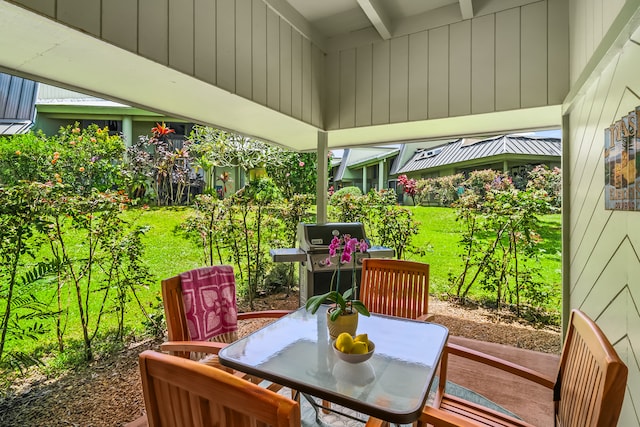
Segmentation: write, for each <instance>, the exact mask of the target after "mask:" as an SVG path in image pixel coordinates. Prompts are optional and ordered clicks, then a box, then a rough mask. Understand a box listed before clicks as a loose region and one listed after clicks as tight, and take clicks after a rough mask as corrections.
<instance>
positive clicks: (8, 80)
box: [0, 73, 38, 135]
mask: <svg viewBox="0 0 640 427" xmlns="http://www.w3.org/2000/svg"><path fill="white" fill-rule="evenodd" d="M37 93H38V83H36V82H34V81H31V80H26V79H23V78H21V77H16V76H12V75H9V74H4V73H0V135H13V134H16V133H25V132H27V131H28V130H29V128H31V125H32V124H33V119H34V117H35V102H36V95H37Z"/></svg>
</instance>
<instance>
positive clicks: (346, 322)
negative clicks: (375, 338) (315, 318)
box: [327, 308, 358, 340]
mask: <svg viewBox="0 0 640 427" xmlns="http://www.w3.org/2000/svg"><path fill="white" fill-rule="evenodd" d="M332 311H333V308H330V309H329V310H327V327H328V328H329V336H330V337H331V339H333V340H335V339H336V338H337V337H338V335H340V334H341V333H343V332H348V333H349V334H350V335H351V336H354V335H355V334H356V330H357V329H358V312H357V311H354V312H353V313H349V314H343V315H341V316H338V318H337V319H336V320H335V321H334V320H331V312H332Z"/></svg>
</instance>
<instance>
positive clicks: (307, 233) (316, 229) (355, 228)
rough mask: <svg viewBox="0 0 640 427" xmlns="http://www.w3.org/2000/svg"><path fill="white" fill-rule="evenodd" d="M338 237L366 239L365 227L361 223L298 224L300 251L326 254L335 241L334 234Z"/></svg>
mask: <svg viewBox="0 0 640 427" xmlns="http://www.w3.org/2000/svg"><path fill="white" fill-rule="evenodd" d="M335 230H337V234H338V236H342V235H344V234H349V235H351V237H355V238H356V239H358V240H360V239H365V240H367V236H366V235H365V232H364V225H363V224H362V223H361V222H328V223H325V224H306V223H303V222H301V223H299V224H298V242H299V244H300V249H302V250H303V251H307V252H317V251H323V252H326V251H328V250H329V243H331V239H333V232H334V231H335Z"/></svg>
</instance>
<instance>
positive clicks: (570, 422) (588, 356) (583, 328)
mask: <svg viewBox="0 0 640 427" xmlns="http://www.w3.org/2000/svg"><path fill="white" fill-rule="evenodd" d="M558 382H559V383H558V384H556V406H557V413H556V419H557V425H558V426H566V427H568V426H578V425H579V426H593V427H595V426H598V427H600V426H602V427H604V426H614V425H616V424H617V422H618V417H619V415H620V409H621V407H622V402H623V400H624V393H625V388H626V383H627V367H626V365H625V364H624V363H623V362H622V360H621V359H620V357H619V356H618V354H617V353H616V351H615V349H614V348H613V346H612V345H611V343H610V342H609V341H608V339H607V338H606V336H605V335H604V333H603V332H602V330H601V329H600V328H599V327H598V325H597V324H596V323H595V322H594V321H592V320H591V319H590V318H588V317H587V316H586V315H585V314H583V313H582V312H581V311H579V310H573V311H572V312H571V319H570V321H569V330H568V331H567V337H566V340H565V343H564V348H563V351H562V358H561V360H560V373H559V378H558ZM558 391H559V395H558ZM558 397H559V401H558Z"/></svg>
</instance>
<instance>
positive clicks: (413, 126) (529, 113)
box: [329, 105, 562, 147]
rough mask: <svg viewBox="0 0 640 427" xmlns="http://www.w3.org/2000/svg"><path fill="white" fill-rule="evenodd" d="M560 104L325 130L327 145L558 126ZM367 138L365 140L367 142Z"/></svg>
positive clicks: (499, 132) (443, 136) (506, 131)
mask: <svg viewBox="0 0 640 427" xmlns="http://www.w3.org/2000/svg"><path fill="white" fill-rule="evenodd" d="M561 110H562V107H561V106H560V105H553V106H546V107H536V108H528V109H520V110H510V111H501V112H496V113H485V114H474V115H470V116H460V117H450V118H444V119H432V120H421V121H414V122H406V123H394V124H390V125H381V126H369V127H365V128H353V129H343V130H335V131H330V132H329V146H330V147H349V146H354V145H364V144H367V145H371V144H376V143H384V142H388V143H393V142H395V143H398V142H412V141H421V140H432V139H440V140H442V139H447V138H452V139H456V138H461V137H465V136H483V135H497V134H509V133H515V132H524V131H531V130H542V129H554V128H559V127H560V126H561V123H562V115H561ZM367 141H368V142H367Z"/></svg>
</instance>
